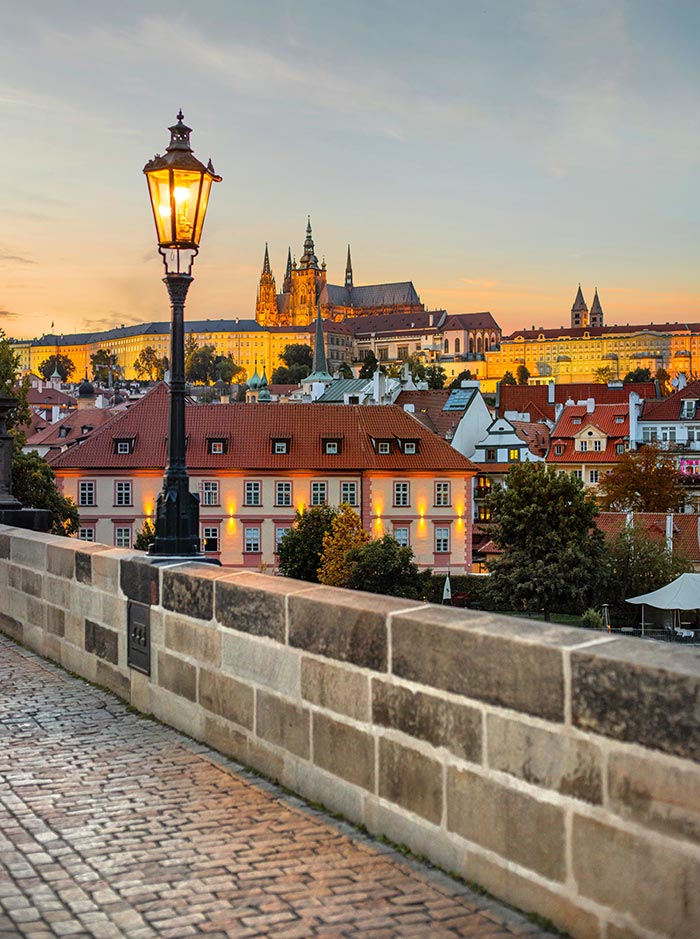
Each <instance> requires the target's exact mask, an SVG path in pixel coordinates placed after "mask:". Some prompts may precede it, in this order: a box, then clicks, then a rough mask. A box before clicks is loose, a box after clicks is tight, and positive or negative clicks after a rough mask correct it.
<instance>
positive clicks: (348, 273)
mask: <svg viewBox="0 0 700 939" xmlns="http://www.w3.org/2000/svg"><path fill="white" fill-rule="evenodd" d="M345 287H346V289H347V290H352V261H351V259H350V245H348V260H347V262H346V264H345Z"/></svg>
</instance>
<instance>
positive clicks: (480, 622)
mask: <svg viewBox="0 0 700 939" xmlns="http://www.w3.org/2000/svg"><path fill="white" fill-rule="evenodd" d="M540 625H541V629H536V628H534V624H532V623H527V622H524V621H523V620H517V619H513V620H507V619H506V618H505V617H497V616H494V615H487V614H478V613H472V614H470V613H468V612H466V611H462V610H455V609H451V608H450V609H448V608H444V607H436V606H430V607H426V608H425V609H424V610H420V611H418V612H416V613H407V614H405V615H401V614H399V615H397V616H395V617H394V618H393V620H392V628H391V634H392V671H393V673H394V674H395V675H398V676H399V677H401V678H407V679H409V680H411V681H417V682H421V683H423V684H426V685H432V686H433V687H435V688H442V689H443V690H445V691H452V692H455V693H456V694H463V695H467V696H468V697H471V698H478V699H479V700H482V701H488V702H489V703H490V704H497V705H500V706H502V707H507V708H513V709H515V710H518V711H525V712H526V713H529V714H534V715H536V716H538V717H544V718H547V719H549V720H553V721H563V719H564V668H563V655H562V648H565V647H566V646H570V645H576V644H578V643H580V642H581V641H582V638H581V636H580V635H578V636H577V635H576V632H575V631H574V630H571V629H568V630H567V629H565V628H563V627H556V626H545V625H542V624H540Z"/></svg>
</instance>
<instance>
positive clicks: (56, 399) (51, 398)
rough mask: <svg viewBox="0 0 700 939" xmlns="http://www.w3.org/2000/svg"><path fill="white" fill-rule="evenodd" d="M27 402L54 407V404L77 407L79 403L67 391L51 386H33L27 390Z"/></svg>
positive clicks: (38, 405)
mask: <svg viewBox="0 0 700 939" xmlns="http://www.w3.org/2000/svg"><path fill="white" fill-rule="evenodd" d="M27 403H28V404H29V406H30V407H33V408H36V407H52V406H53V405H54V404H57V405H59V406H63V407H73V408H74V407H75V406H76V404H77V403H78V402H77V401H76V399H75V398H72V397H71V396H70V395H67V394H66V393H65V391H59V390H58V388H52V387H51V386H48V387H45V388H42V390H41V391H39V389H38V388H34V387H31V388H29V389H28V391H27Z"/></svg>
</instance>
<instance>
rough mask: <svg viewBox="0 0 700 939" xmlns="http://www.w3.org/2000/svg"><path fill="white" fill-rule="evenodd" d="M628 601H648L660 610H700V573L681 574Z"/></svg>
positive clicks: (649, 604) (627, 601)
mask: <svg viewBox="0 0 700 939" xmlns="http://www.w3.org/2000/svg"><path fill="white" fill-rule="evenodd" d="M625 602H626V603H646V604H647V605H648V606H655V607H656V608H657V609H659V610H699V609H700V574H681V576H680V577H677V578H676V580H674V581H672V582H671V583H670V584H666V586H665V587H660V588H659V589H658V590H652V591H651V593H643V594H642V595H641V596H639V597H631V598H630V599H629V600H626V601H625Z"/></svg>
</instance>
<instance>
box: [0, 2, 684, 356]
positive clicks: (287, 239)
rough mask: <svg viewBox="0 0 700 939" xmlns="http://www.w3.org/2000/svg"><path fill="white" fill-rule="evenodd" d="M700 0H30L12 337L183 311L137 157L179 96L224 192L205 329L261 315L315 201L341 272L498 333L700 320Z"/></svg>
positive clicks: (203, 289)
mask: <svg viewBox="0 0 700 939" xmlns="http://www.w3.org/2000/svg"><path fill="white" fill-rule="evenodd" d="M699 89H700V4H698V3H697V2H695V0H687V2H681V0H626V2H621V0H604V2H599V0H588V2H578V0H566V2H562V0H493V2H489V3H482V2H479V3H476V2H472V0H434V2H433V3H431V4H426V3H424V2H414V0H352V2H350V3H349V2H347V0H343V2H341V0H326V2H318V0H306V2H298V0H295V2H286V0H265V2H264V3H250V2H243V0H199V2H198V3H196V4H193V3H190V2H188V3H182V2H179V0H172V2H170V3H164V2H161V0H149V2H148V3H145V4H144V3H143V2H141V0H138V2H136V0H120V2H119V3H110V4H107V3H95V2H94V0H33V2H32V3H23V4H20V3H14V4H9V3H8V4H5V7H4V9H3V24H2V30H1V32H0V119H1V120H2V139H3V144H2V157H1V159H0V166H1V167H2V179H3V186H2V190H1V191H2V209H3V213H2V215H3V219H4V221H5V224H4V225H3V226H2V229H1V230H0V328H2V329H3V330H4V331H5V333H6V334H8V335H10V336H13V337H17V338H19V337H30V336H38V335H41V333H42V332H44V331H48V330H49V329H50V327H51V323H52V321H53V322H54V323H55V331H56V332H65V333H69V332H78V331H84V330H97V329H107V328H111V327H114V326H118V325H120V324H122V323H124V324H130V323H138V322H144V321H149V320H154V319H155V320H165V319H167V318H168V315H169V313H168V306H167V296H166V292H165V288H164V286H163V284H162V283H161V276H162V269H161V266H160V260H159V258H158V255H157V250H156V243H155V233H154V228H153V220H152V216H151V211H150V207H149V204H148V196H147V191H146V183H145V179H144V177H143V175H142V172H141V171H142V168H143V165H144V163H145V162H146V161H147V160H149V159H150V158H151V157H152V156H153V154H154V153H156V152H162V151H163V150H164V149H165V146H166V145H167V142H168V132H167V129H166V128H167V127H168V125H170V124H172V123H173V122H174V117H175V114H176V112H177V110H178V108H180V107H181V108H182V109H183V111H184V114H185V121H186V123H187V124H189V125H190V126H191V127H192V128H193V134H192V145H193V148H194V150H195V153H196V155H197V156H198V157H199V158H200V159H201V160H203V161H204V162H205V163H206V161H207V159H208V158H209V157H210V156H211V158H212V160H213V162H214V166H215V168H216V171H217V172H218V173H220V174H221V175H222V176H223V178H224V179H223V182H222V183H221V184H220V185H219V186H216V187H215V190H214V192H213V193H212V199H211V202H210V207H209V214H208V216H207V221H206V225H205V229H204V236H203V239H202V247H201V252H200V256H199V258H198V260H197V263H196V265H195V269H194V275H195V283H194V285H193V286H192V288H191V290H190V293H189V297H188V305H187V316H188V317H189V318H192V319H204V318H207V317H210V318H212V319H213V318H218V317H233V316H239V317H242V318H250V317H252V316H253V315H254V308H255V294H256V288H257V283H258V278H259V274H260V269H261V266H262V260H263V253H264V248H265V242H266V241H267V242H269V245H270V259H271V262H272V266H273V273H274V274H275V276H276V278H277V286H278V289H281V281H282V279H283V276H284V263H285V261H286V256H287V246H288V245H291V248H292V253H293V254H294V253H295V254H296V256H297V257H299V256H300V254H301V250H302V243H303V239H304V230H305V226H306V216H307V214H310V215H311V221H312V225H313V233H314V239H315V243H316V250H317V254H318V256H319V259H321V257H322V256H325V259H326V262H327V264H328V279H329V281H330V282H331V283H342V282H343V271H344V266H345V253H346V250H347V244H348V242H350V244H351V246H352V256H353V267H354V273H355V283H356V284H368V283H381V282H387V281H396V280H409V279H410V280H413V282H414V284H415V286H416V289H417V290H418V293H419V294H420V296H421V299H422V300H423V301H424V303H426V304H427V305H428V306H429V307H431V308H446V309H447V310H448V311H449V312H451V313H461V312H472V311H479V310H490V311H491V312H492V313H493V315H494V316H495V318H496V320H497V321H498V322H499V324H500V325H501V327H502V328H503V330H504V331H505V332H509V331H510V330H512V329H515V328H516V327H520V326H523V325H537V326H539V325H542V326H560V325H563V324H568V320H569V310H570V308H571V304H572V303H573V300H574V295H575V293H576V288H577V286H578V283H579V281H580V282H581V283H582V286H583V291H584V296H585V297H586V300H587V301H588V304H589V306H590V303H591V301H592V298H593V291H594V288H595V287H596V286H597V287H598V290H599V294H600V299H601V303H602V305H603V309H604V311H605V317H606V322H607V323H624V322H637V323H641V322H650V321H657V322H661V323H665V322H667V321H675V320H679V321H693V322H697V321H700V284H699V278H698V271H699V265H698V248H699V245H700V221H699V220H700V211H699V207H698V202H699V197H700V91H699Z"/></svg>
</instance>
